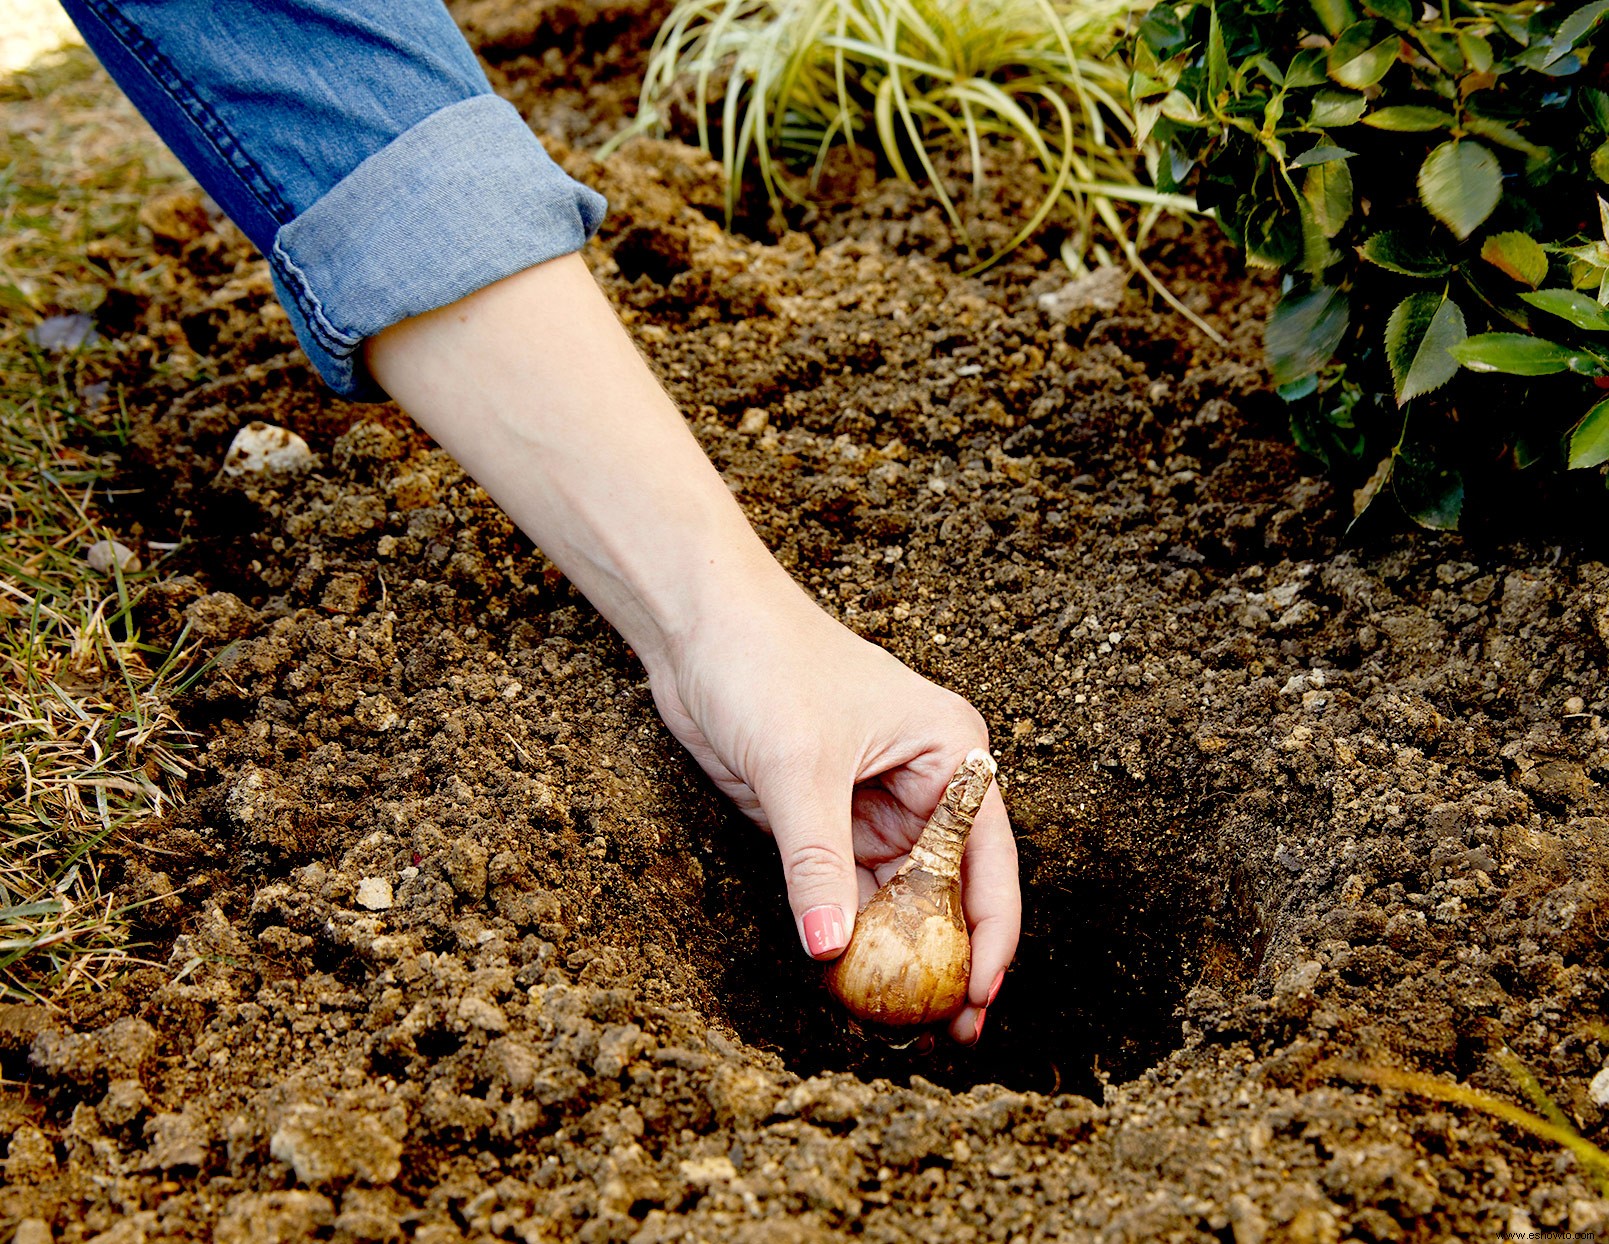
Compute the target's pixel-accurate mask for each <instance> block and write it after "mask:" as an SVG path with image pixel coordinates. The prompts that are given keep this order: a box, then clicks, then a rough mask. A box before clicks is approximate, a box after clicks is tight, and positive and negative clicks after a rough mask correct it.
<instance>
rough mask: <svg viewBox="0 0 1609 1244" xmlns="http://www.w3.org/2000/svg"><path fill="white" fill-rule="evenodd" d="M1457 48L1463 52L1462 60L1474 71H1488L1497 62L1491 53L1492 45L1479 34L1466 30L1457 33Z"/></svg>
mask: <svg viewBox="0 0 1609 1244" xmlns="http://www.w3.org/2000/svg"><path fill="white" fill-rule="evenodd" d="M1458 50H1459V51H1460V52H1462V53H1463V54H1464V61H1465V63H1466V64H1468V65H1469V67H1470V68H1471V69H1473V70H1474V71H1475V72H1476V73H1487V72H1490V70H1491V68H1492V66H1493V65H1494V64H1496V63H1497V60H1496V57H1495V56H1494V55H1493V54H1492V45H1491V44H1490V43H1489V42H1487V40H1486V39H1485V38H1483V37H1482V36H1481V35H1478V34H1474V33H1472V32H1470V31H1467V30H1461V31H1459V33H1458Z"/></svg>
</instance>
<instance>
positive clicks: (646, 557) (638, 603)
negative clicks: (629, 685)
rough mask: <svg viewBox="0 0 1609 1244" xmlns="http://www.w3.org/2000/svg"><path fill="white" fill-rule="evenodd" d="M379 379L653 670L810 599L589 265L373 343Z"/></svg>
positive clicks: (542, 269) (558, 266)
mask: <svg viewBox="0 0 1609 1244" xmlns="http://www.w3.org/2000/svg"><path fill="white" fill-rule="evenodd" d="M367 350H368V362H369V366H370V368H371V370H372V372H373V374H374V376H375V378H376V379H377V380H378V381H379V382H380V384H381V385H382V386H383V387H384V388H385V389H386V391H387V392H388V393H390V394H391V395H392V397H394V398H395V399H396V400H397V401H398V402H399V403H400V404H401V405H402V406H403V408H404V409H406V410H407V411H408V412H409V413H410V414H411V415H412V416H413V417H414V418H415V419H416V420H418V422H419V423H420V425H421V426H423V427H424V428H425V430H426V431H428V432H429V433H430V434H431V435H432V436H434V437H435V438H436V440H437V441H438V442H439V443H440V444H441V445H442V446H443V448H445V449H446V450H447V451H448V452H449V453H451V454H452V455H453V456H454V457H455V458H457V459H458V461H459V462H460V463H461V464H462V465H463V467H464V469H465V470H466V471H468V472H469V474H470V475H472V476H473V477H474V478H475V479H476V480H477V481H478V482H479V483H480V484H481V485H482V487H484V488H485V489H486V491H487V492H488V493H490V494H491V496H492V498H493V499H494V500H495V501H497V503H498V504H499V505H501V506H502V507H503V508H504V509H505V510H506V511H507V512H508V514H509V516H510V517H511V518H513V520H514V521H515V522H516V523H518V524H519V526H520V528H521V529H522V530H523V531H524V532H525V533H526V534H527V535H529V536H530V537H531V538H532V539H533V540H534V541H536V543H537V544H538V545H539V546H541V548H542V550H543V552H545V553H546V554H547V555H548V557H550V558H551V559H552V560H553V562H554V563H555V564H556V565H557V566H558V567H559V568H560V569H561V570H562V571H564V573H565V574H566V575H567V576H568V577H569V579H570V581H571V582H572V583H574V584H575V586H576V587H577V588H578V589H579V590H580V591H581V592H582V593H583V594H584V595H585V596H586V597H587V598H588V599H589V600H590V601H592V603H593V604H594V605H595V606H596V607H597V609H598V611H599V612H600V613H602V614H603V615H604V617H606V618H607V619H608V620H609V621H610V622H611V623H612V624H613V625H614V626H615V628H616V629H617V630H619V631H620V633H621V634H622V635H623V636H624V637H625V639H626V641H627V642H628V643H629V644H631V645H632V647H633V648H635V649H636V650H637V652H638V654H639V655H640V656H641V657H642V658H643V660H644V662H645V663H646V664H647V665H648V666H649V668H650V670H653V669H654V668H655V667H656V666H657V665H661V664H662V663H663V662H664V661H665V660H667V659H668V658H669V656H670V654H671V653H672V652H673V650H674V649H675V648H676V647H677V645H678V644H679V643H680V642H681V641H682V639H683V638H684V637H685V632H686V630H687V629H688V628H690V627H694V626H696V625H699V623H700V621H701V620H702V619H706V618H708V617H710V616H711V614H712V613H713V612H716V611H719V610H720V608H721V607H722V605H723V603H725V604H726V605H727V607H730V602H731V601H732V600H733V599H734V598H741V597H742V596H748V595H753V594H756V593H774V594H776V595H777V596H778V597H780V598H784V599H785V598H786V597H787V596H789V595H798V590H797V589H796V588H794V587H793V586H792V584H791V582H790V581H789V580H788V579H787V576H786V574H784V573H783V572H782V570H781V568H780V567H779V566H778V565H777V563H776V562H775V561H774V560H773V559H772V558H771V556H770V555H769V554H768V553H767V552H766V550H765V548H764V546H763V545H762V544H761V543H760V541H759V539H758V538H757V537H756V536H755V534H754V532H753V530H752V529H751V528H750V526H749V524H748V521H747V520H746V519H745V518H744V516H743V514H742V511H741V510H739V508H738V506H737V503H736V502H735V501H734V500H733V498H732V495H731V492H730V491H729V490H728V489H727V487H726V485H725V483H724V482H723V481H722V479H721V477H720V475H719V474H718V473H717V472H716V470H715V468H714V467H713V466H712V465H711V463H710V461H709V459H708V458H706V457H705V456H704V453H703V451H702V450H701V449H700V448H699V446H698V443H697V442H696V441H695V440H694V439H693V437H692V434H691V433H690V432H689V431H688V429H687V425H686V423H685V422H684V421H683V419H682V417H681V415H680V414H679V413H678V412H677V410H676V408H675V406H674V405H672V403H671V401H670V399H669V398H668V397H667V396H666V395H665V393H664V391H663V390H662V389H661V388H660V387H659V385H658V383H657V382H656V381H655V379H654V377H653V375H652V373H651V372H650V371H649V369H648V367H647V365H646V364H645V363H644V361H643V360H642V358H641V356H639V355H638V353H637V351H636V348H635V346H633V344H632V342H631V340H630V339H629V337H628V336H627V334H626V332H625V330H624V329H623V328H622V327H621V325H620V323H619V321H618V320H617V319H616V318H615V315H614V312H613V310H612V308H611V307H610V306H609V304H608V302H607V300H606V299H605V298H604V296H603V294H602V291H600V290H599V289H598V286H597V284H596V282H595V281H594V280H593V278H592V276H591V274H590V273H589V272H588V270H587V268H586V265H585V263H584V262H583V261H582V259H581V258H580V256H579V255H568V256H565V257H563V258H561V259H556V260H553V261H551V262H548V263H544V264H540V265H538V266H537V267H534V268H530V269H528V270H526V271H524V272H521V273H519V274H517V275H515V276H512V277H509V278H506V279H505V280H502V281H498V282H496V283H495V284H493V285H490V286H488V287H486V288H485V289H483V290H481V291H479V292H478V293H475V294H472V295H470V296H469V297H468V298H465V299H462V300H461V301H459V302H456V303H454V304H452V305H451V306H448V307H444V308H442V309H441V310H439V311H433V312H430V313H429V314H426V315H421V316H417V317H415V318H413V319H410V320H405V321H404V322H402V323H400V324H397V325H395V326H393V327H392V328H389V329H387V330H385V331H384V332H382V333H380V334H379V335H378V336H376V337H374V338H372V339H371V340H370V341H369V343H368V347H367Z"/></svg>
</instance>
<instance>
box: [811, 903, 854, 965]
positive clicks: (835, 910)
mask: <svg viewBox="0 0 1609 1244" xmlns="http://www.w3.org/2000/svg"><path fill="white" fill-rule="evenodd" d="M800 923H802V924H803V925H804V940H805V949H806V950H808V951H809V952H810V954H811V957H812V958H816V959H820V958H822V957H823V956H824V955H831V954H836V953H837V952H838V951H840V950H842V949H843V948H844V947H845V946H847V945H848V944H849V930H848V929H847V928H846V927H845V925H844V911H843V908H841V907H838V906H836V905H833V906H826V907H812V908H811V909H810V910H809V911H807V912H805V914H804V919H803V920H802V921H801V922H800Z"/></svg>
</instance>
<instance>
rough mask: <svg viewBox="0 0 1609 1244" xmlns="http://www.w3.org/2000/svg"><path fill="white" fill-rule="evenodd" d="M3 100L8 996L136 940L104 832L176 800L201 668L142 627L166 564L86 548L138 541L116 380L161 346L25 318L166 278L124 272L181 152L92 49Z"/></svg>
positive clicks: (80, 979)
mask: <svg viewBox="0 0 1609 1244" xmlns="http://www.w3.org/2000/svg"><path fill="white" fill-rule="evenodd" d="M0 113H3V114H4V120H5V125H4V128H3V132H0V141H3V142H4V144H5V145H4V149H3V151H0V163H3V170H0V308H3V310H4V312H5V316H4V320H3V321H0V323H3V324H4V328H3V329H0V789H3V791H4V801H3V804H0V996H3V997H19V996H21V997H32V998H48V997H54V996H59V995H60V993H61V991H63V990H67V989H73V988H80V987H84V986H94V985H100V984H104V983H106V982H107V981H108V980H109V979H110V978H111V977H112V976H114V975H115V974H116V973H117V972H118V971H119V970H120V969H121V968H122V967H124V966H125V965H126V964H127V963H128V962H129V961H130V960H131V958H132V957H133V951H134V949H135V948H134V947H132V946H131V945H130V938H129V927H130V917H131V915H132V914H133V913H132V909H131V907H130V906H129V905H128V904H127V903H125V902H120V901H119V900H118V899H117V898H116V897H114V896H113V894H112V893H111V892H110V890H109V887H108V875H107V874H108V859H109V853H108V848H109V847H111V846H112V844H113V843H115V842H116V841H117V840H119V839H120V838H128V837H131V836H134V835H136V834H137V833H138V829H139V826H140V825H141V824H142V823H143V822H145V821H146V820H147V819H148V818H150V817H152V816H155V815H158V814H160V813H162V812H163V811H165V810H166V809H167V808H169V807H170V806H171V805H172V804H173V803H174V802H175V801H176V800H177V799H178V798H179V791H180V786H181V783H182V781H183V778H184V775H185V768H186V766H185V760H184V753H185V751H186V749H187V748H188V747H189V745H190V740H189V736H188V735H187V733H186V732H185V730H184V729H183V728H182V727H181V725H180V724H179V722H178V720H177V718H176V717H175V715H174V712H173V709H172V703H173V699H174V697H175V696H176V695H177V694H178V693H179V692H180V691H182V690H183V688H184V686H185V685H186V683H187V681H188V680H189V679H193V678H194V677H196V676H197V675H198V673H199V670H198V669H197V662H196V654H195V650H194V647H193V646H191V645H187V644H186V643H185V641H184V639H183V638H182V637H181V640H180V642H179V644H178V646H176V647H175V648H174V649H173V650H172V651H164V652H157V651H155V650H154V649H153V648H152V647H151V646H150V645H148V644H146V643H143V642H142V641H141V639H140V637H139V634H138V631H137V627H136V624H135V620H134V613H133V606H134V604H135V602H136V601H137V599H138V596H139V594H140V592H141V591H142V589H143V587H144V586H145V585H146V584H148V583H149V582H150V581H151V580H152V579H153V577H154V576H153V573H152V572H151V571H143V572H138V573H134V574H130V575H124V574H123V573H122V572H121V571H115V572H114V573H112V574H111V575H110V576H108V575H107V574H105V573H101V572H97V571H96V570H95V569H94V568H93V567H92V566H91V565H90V563H89V561H88V560H87V558H86V550H87V549H88V547H89V546H90V545H91V544H92V543H94V542H95V541H97V540H101V539H112V538H118V537H121V538H122V539H123V541H124V542H125V543H130V544H138V541H137V539H136V538H135V536H134V535H133V534H131V533H130V532H128V531H122V532H119V531H118V530H116V529H115V525H116V524H117V523H118V522H119V519H120V515H119V513H118V509H117V496H118V494H117V493H115V492H114V491H112V484H113V481H114V479H115V473H116V469H117V463H118V451H119V450H120V449H121V448H122V446H123V445H124V443H125V442H126V440H127V426H126V420H125V419H124V418H123V417H122V411H121V403H120V401H119V397H118V394H117V393H116V392H115V391H113V390H109V388H108V385H107V384H106V382H105V381H104V379H102V377H104V376H105V375H107V374H109V372H110V369H111V367H112V365H113V364H114V363H115V362H116V360H117V358H118V356H119V355H120V354H122V353H124V352H126V351H128V350H132V349H142V348H143V349H149V348H150V343H149V342H148V341H147V342H144V343H143V344H142V343H140V342H138V341H133V342H128V341H122V342H113V343H101V344H89V345H85V346H83V347H82V348H79V349H76V350H48V349H42V348H40V347H39V346H38V345H36V344H35V343H34V342H33V340H31V339H30V335H29V334H30V331H31V330H32V329H33V328H35V326H37V325H38V324H39V323H41V322H42V321H44V320H46V319H47V318H48V317H50V316H54V315H61V314H65V313H81V314H93V312H94V311H95V310H96V309H97V307H98V306H99V304H100V301H101V300H102V299H103V298H104V296H105V293H106V290H107V289H108V288H109V287H110V286H111V285H112V284H114V283H120V284H122V285H124V287H125V288H128V287H130V286H133V287H135V288H136V290H137V288H138V286H139V284H140V283H141V282H143V281H148V280H152V279H155V278H154V276H153V272H154V268H155V267H159V266H160V265H154V266H153V265H152V264H151V263H150V262H149V255H148V253H147V254H146V255H145V256H144V257H143V260H144V262H140V263H135V264H130V266H129V271H128V272H127V273H126V274H120V273H119V268H121V267H122V265H123V264H124V263H125V262H127V261H128V260H132V259H137V258H141V256H140V255H139V251H140V250H141V249H142V247H143V243H141V241H140V238H141V235H140V231H139V227H138V223H137V222H138V212H139V208H140V205H141V204H142V203H144V202H145V201H147V200H148V199H149V198H150V196H151V195H152V194H153V193H155V192H156V191H158V190H160V189H163V188H166V187H167V186H170V185H171V184H172V183H173V182H174V180H175V177H176V166H175V165H174V164H173V163H172V162H171V157H168V156H167V154H166V152H164V151H163V150H162V148H161V147H160V146H159V145H158V144H156V142H155V139H154V137H153V136H152V135H151V134H150V131H149V130H148V129H146V128H145V127H144V125H143V123H142V122H140V121H139V120H138V118H137V117H136V116H135V114H134V113H133V111H132V109H130V108H129V106H128V105H127V104H126V103H125V102H124V101H122V100H121V97H120V96H118V95H117V93H116V90H115V88H113V87H112V86H111V84H110V82H108V81H107V80H106V79H105V77H104V75H102V74H101V73H100V72H99V70H98V69H97V68H96V67H95V65H94V62H93V61H92V60H91V59H90V58H89V57H88V53H86V52H84V51H83V50H82V49H67V50H64V51H61V52H57V53H53V54H51V55H49V56H46V57H44V58H42V59H40V60H38V61H35V62H34V64H33V65H32V66H31V67H30V69H29V70H27V71H25V72H23V73H20V74H17V75H14V76H12V77H10V78H8V79H3V80H0ZM109 278H110V279H109ZM125 521H126V520H125ZM145 551H146V553H147V560H149V559H150V558H149V554H150V552H151V550H145ZM156 551H157V552H158V553H161V552H164V551H165V550H160V549H159V550H156Z"/></svg>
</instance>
